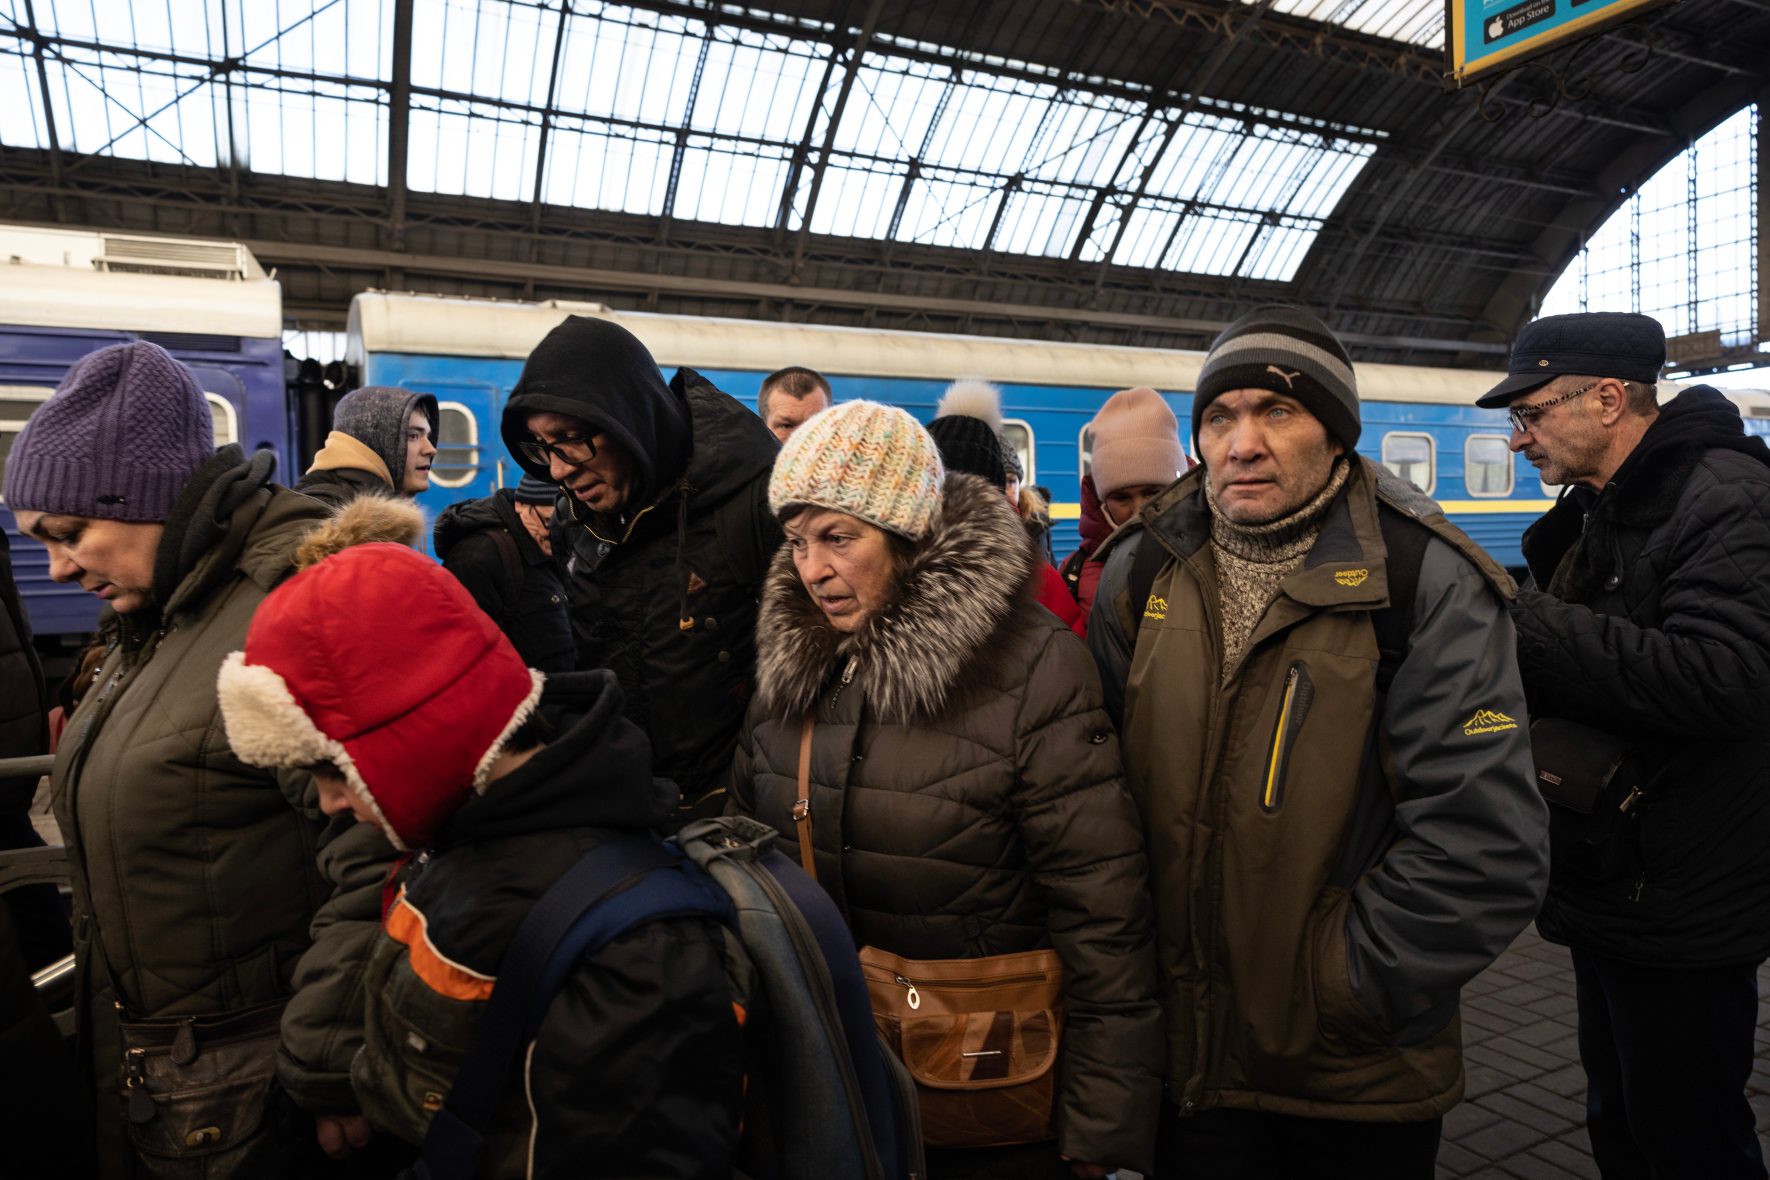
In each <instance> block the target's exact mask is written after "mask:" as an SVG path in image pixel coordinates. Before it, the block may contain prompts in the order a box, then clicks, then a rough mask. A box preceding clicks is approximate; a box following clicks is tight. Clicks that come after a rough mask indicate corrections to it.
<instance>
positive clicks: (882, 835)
mask: <svg viewBox="0 0 1770 1180" xmlns="http://www.w3.org/2000/svg"><path fill="white" fill-rule="evenodd" d="M1032 560H1033V556H1032V553H1031V550H1030V548H1029V546H1028V543H1027V538H1026V534H1025V532H1024V531H1023V530H1022V528H1021V525H1020V521H1019V519H1018V518H1017V517H1016V516H1015V515H1014V514H1013V511H1012V510H1011V509H1010V508H1009V507H1008V506H1007V505H1006V504H1004V503H1003V502H1002V494H1001V491H1000V490H999V489H996V488H992V487H991V486H990V485H989V484H987V483H985V482H984V481H983V480H982V479H979V478H977V477H976V476H970V475H952V476H949V477H948V479H947V484H946V498H945V503H944V505H943V506H942V508H941V510H940V513H939V514H938V515H937V516H936V517H935V522H934V526H933V530H932V532H931V533H930V534H929V536H928V538H927V539H925V540H924V541H922V542H920V543H919V544H918V545H917V547H916V550H915V553H914V555H913V556H912V557H911V558H910V561H909V564H908V566H907V568H906V569H905V571H904V572H903V573H902V574H901V575H900V578H899V582H898V588H897V597H896V600H895V601H894V602H893V603H892V604H891V605H889V606H887V607H885V608H883V609H882V610H881V611H879V612H878V613H877V614H875V615H874V616H873V617H872V618H871V619H869V620H868V621H867V623H866V624H865V625H864V626H863V628H862V630H860V631H859V632H857V633H855V634H854V635H852V636H844V635H843V634H842V633H840V632H838V631H836V630H835V629H834V628H832V627H831V626H830V625H829V623H828V622H827V621H826V619H825V617H824V616H823V612H822V611H820V610H819V609H818V608H817V606H816V605H815V604H814V603H813V602H812V601H811V599H810V598H809V596H808V595H807V594H806V592H805V589H804V587H803V585H802V584H801V583H800V581H799V578H798V575H797V573H796V572H795V570H794V566H793V561H792V555H791V554H790V553H788V552H786V551H784V550H783V551H782V552H781V553H780V554H779V555H777V556H776V558H775V563H774V568H773V569H772V570H771V571H770V573H769V577H768V582H767V585H766V588H765V590H764V594H763V609H762V620H761V623H760V626H759V628H758V632H757V634H758V647H759V659H758V665H757V668H758V676H757V679H758V690H757V698H756V702H755V704H754V705H753V706H752V707H751V710H750V717H749V722H748V724H747V726H746V732H745V734H744V738H743V740H742V741H741V742H740V744H739V748H738V756H737V764H736V768H735V770H734V772H733V775H732V799H731V803H732V810H734V811H736V812H740V813H742V814H748V815H754V816H755V817H757V818H758V819H761V820H762V821H763V822H765V823H768V824H771V825H773V826H774V827H775V828H777V829H779V830H780V831H781V832H782V833H783V835H785V837H786V838H787V840H788V841H789V845H788V846H789V847H791V846H792V844H791V841H793V840H794V838H795V836H794V833H795V825H794V821H793V801H794V799H795V798H797V796H798V788H797V774H798V757H799V741H800V732H801V722H802V719H803V717H804V716H805V714H806V713H807V712H808V711H811V710H815V712H816V718H817V728H816V731H815V734H814V737H813V745H812V755H811V814H812V816H813V830H814V840H815V848H816V852H815V855H816V860H817V870H818V871H817V878H818V881H819V883H820V884H822V885H823V886H824V887H825V888H826V889H828V890H829V892H830V893H831V895H832V896H833V897H834V898H835V899H836V902H837V904H838V905H840V906H841V907H842V911H843V913H844V914H845V915H846V917H847V919H848V923H849V926H850V928H851V929H852V930H853V932H854V937H855V941H856V942H857V943H858V944H861V945H872V946H877V947H879V948H880V949H882V950H886V951H890V952H892V953H893V954H898V955H904V956H907V957H909V958H914V959H967V958H977V957H980V956H984V955H995V954H1006V953H1009V952H1014V951H1026V950H1032V949H1034V948H1038V947H1053V948H1055V949H1056V951H1057V952H1058V954H1059V956H1060V957H1061V958H1062V960H1063V967H1064V972H1065V980H1064V991H1065V1002H1066V1004H1067V1008H1068V1016H1067V1020H1068V1024H1067V1027H1066V1029H1065V1034H1064V1045H1063V1057H1062V1060H1061V1063H1060V1068H1061V1070H1062V1082H1061V1086H1062V1089H1061V1093H1060V1097H1059V1123H1060V1139H1059V1143H1060V1147H1061V1150H1062V1151H1063V1153H1064V1154H1066V1155H1068V1156H1070V1157H1071V1158H1073V1159H1077V1160H1081V1161H1084V1162H1089V1163H1103V1164H1111V1165H1127V1166H1132V1167H1141V1168H1146V1167H1147V1166H1148V1163H1149V1159H1148V1153H1149V1150H1150V1147H1151V1144H1150V1142H1149V1135H1150V1134H1151V1133H1152V1130H1153V1126H1154V1121H1155V1115H1156V1109H1157V1102H1158V1101H1159V1087H1158V1082H1157V1079H1158V1076H1159V1073H1160V1060H1161V1050H1162V1032H1161V1017H1160V1013H1159V1011H1158V1008H1157V1004H1156V999H1155V984H1156V975H1155V947H1154V936H1153V932H1152V928H1151V916H1150V893H1149V879H1148V868H1147V865H1146V862H1145V860H1144V853H1143V835H1142V831H1141V828H1140V825H1139V822H1138V817H1137V812H1136V808H1135V807H1134V805H1133V804H1132V802H1131V796H1130V793H1129V792H1128V791H1127V790H1126V787H1125V781H1124V772H1123V770H1122V768H1121V766H1120V762H1119V750H1118V741H1117V739H1116V737H1115V736H1114V734H1113V729H1112V722H1111V721H1109V720H1108V719H1107V716H1106V711H1105V709H1104V707H1103V705H1102V702H1101V695H1100V677H1099V674H1098V673H1097V672H1096V671H1095V670H1094V666H1093V662H1092V660H1091V659H1090V658H1089V656H1088V652H1087V649H1086V648H1084V647H1083V646H1082V644H1081V641H1080V640H1078V639H1077V638H1076V637H1075V635H1074V634H1072V633H1071V632H1070V630H1069V629H1068V628H1067V627H1065V626H1064V625H1063V624H1062V623H1061V622H1059V621H1058V620H1057V618H1056V617H1055V616H1054V615H1052V614H1051V613H1050V612H1049V611H1047V610H1045V609H1044V608H1043V607H1041V606H1039V605H1038V603H1037V601H1036V600H1035V599H1034V598H1033V597H1032V595H1031V594H1030V592H1029V591H1028V589H1027V587H1028V581H1027V575H1028V573H1029V571H1030V570H1031V568H1032Z"/></svg>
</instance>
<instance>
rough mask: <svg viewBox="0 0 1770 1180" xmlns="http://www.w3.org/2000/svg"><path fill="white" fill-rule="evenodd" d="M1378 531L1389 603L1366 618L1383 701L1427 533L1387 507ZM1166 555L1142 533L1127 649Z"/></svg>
mask: <svg viewBox="0 0 1770 1180" xmlns="http://www.w3.org/2000/svg"><path fill="white" fill-rule="evenodd" d="M1377 530H1378V531H1379V532H1380V533H1382V535H1383V547H1384V548H1385V549H1387V550H1388V568H1389V602H1390V605H1389V606H1386V607H1384V608H1383V609H1381V610H1376V611H1372V612H1371V627H1372V629H1373V630H1375V631H1376V633H1377V653H1378V656H1377V693H1378V695H1379V696H1384V695H1387V694H1388V692H1389V686H1390V685H1391V684H1393V683H1394V682H1395V672H1396V669H1398V668H1400V667H1401V662H1402V661H1403V660H1405V659H1406V658H1407V647H1408V636H1409V635H1411V634H1413V629H1414V598H1415V597H1416V596H1417V594H1418V591H1419V588H1420V565H1421V563H1423V562H1424V561H1425V559H1426V543H1427V542H1428V541H1430V540H1431V539H1432V535H1433V534H1432V530H1431V529H1429V528H1427V527H1426V526H1424V525H1422V524H1420V523H1419V522H1417V521H1413V520H1409V519H1408V518H1407V517H1405V516H1403V515H1401V514H1400V513H1399V512H1396V511H1394V510H1393V509H1391V508H1389V507H1387V506H1379V507H1378V509H1377ZM1169 556H1170V555H1169V553H1168V550H1167V549H1166V548H1165V547H1164V546H1163V545H1162V544H1161V543H1160V542H1158V541H1156V540H1155V539H1154V538H1152V537H1151V536H1150V534H1149V530H1148V529H1145V530H1144V532H1143V537H1142V539H1141V541H1140V543H1139V544H1138V546H1137V552H1135V553H1133V554H1132V555H1131V572H1130V575H1129V577H1128V579H1127V581H1126V589H1127V592H1128V593H1129V595H1130V597H1129V598H1127V599H1126V601H1127V602H1129V603H1130V604H1131V607H1132V610H1131V635H1130V639H1131V645H1132V647H1133V648H1135V647H1136V644H1137V631H1138V630H1139V629H1140V628H1141V627H1142V624H1143V614H1142V611H1141V610H1140V609H1139V604H1141V603H1144V602H1148V601H1149V595H1150V593H1151V591H1153V590H1154V588H1155V576H1156V575H1157V574H1158V573H1160V572H1161V568H1162V566H1163V565H1164V564H1166V562H1167V560H1168V557H1169Z"/></svg>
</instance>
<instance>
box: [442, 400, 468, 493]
mask: <svg viewBox="0 0 1770 1180" xmlns="http://www.w3.org/2000/svg"><path fill="white" fill-rule="evenodd" d="M436 413H437V430H436V435H437V438H436V458H435V459H433V460H431V465H430V482H431V483H433V484H435V485H436V486H438V487H443V488H464V487H466V486H467V485H468V484H470V483H472V482H473V477H474V476H476V475H478V474H479V419H477V418H475V417H474V416H473V411H472V410H470V409H468V408H467V407H466V406H464V405H462V404H461V403H460V402H438V403H437V406H436Z"/></svg>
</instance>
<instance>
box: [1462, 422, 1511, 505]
mask: <svg viewBox="0 0 1770 1180" xmlns="http://www.w3.org/2000/svg"><path fill="white" fill-rule="evenodd" d="M1463 486H1464V487H1466V488H1468V489H1469V494H1470V495H1471V496H1510V495H1511V494H1512V448H1511V447H1510V446H1508V445H1507V440H1506V438H1505V437H1504V436H1503V435H1498V434H1471V435H1470V436H1469V438H1468V441H1467V442H1465V443H1463Z"/></svg>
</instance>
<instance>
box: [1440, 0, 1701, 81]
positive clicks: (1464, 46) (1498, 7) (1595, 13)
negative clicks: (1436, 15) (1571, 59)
mask: <svg viewBox="0 0 1770 1180" xmlns="http://www.w3.org/2000/svg"><path fill="white" fill-rule="evenodd" d="M1672 2H1673V0H1445V13H1444V32H1445V37H1444V56H1445V70H1446V74H1447V76H1448V78H1449V79H1450V81H1452V82H1454V83H1455V84H1456V85H1457V86H1458V87H1462V86H1466V85H1468V84H1469V83H1470V82H1471V81H1474V80H1476V79H1478V78H1480V77H1482V76H1483V75H1486V74H1489V73H1492V72H1494V71H1497V70H1502V69H1508V68H1510V67H1512V66H1515V65H1519V64H1521V63H1523V62H1524V61H1526V60H1528V59H1530V58H1532V57H1535V56H1536V55H1537V54H1539V53H1546V52H1548V51H1549V50H1551V49H1555V48H1557V47H1559V46H1562V45H1566V44H1569V43H1571V42H1573V41H1577V40H1579V39H1580V38H1582V37H1589V36H1591V35H1592V34H1593V33H1596V32H1599V31H1601V30H1603V29H1607V28H1610V27H1611V26H1612V25H1617V24H1620V23H1622V22H1623V21H1626V20H1629V19H1631V18H1633V17H1636V16H1639V15H1640V14H1641V13H1643V12H1646V11H1647V10H1648V9H1651V8H1658V7H1660V6H1662V5H1665V4H1668V3H1672Z"/></svg>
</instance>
